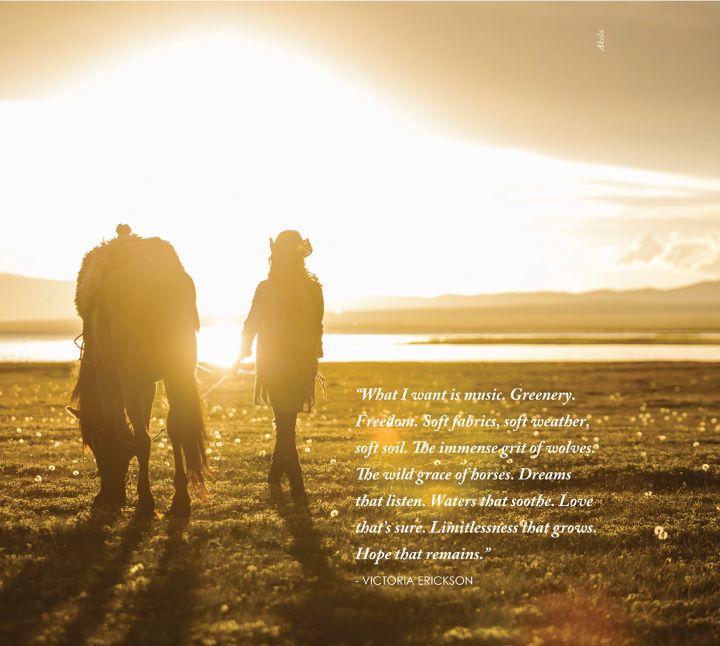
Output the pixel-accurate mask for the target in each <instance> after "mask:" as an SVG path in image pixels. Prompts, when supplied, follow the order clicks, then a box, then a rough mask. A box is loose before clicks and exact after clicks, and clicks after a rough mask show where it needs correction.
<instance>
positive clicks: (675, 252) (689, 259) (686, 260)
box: [665, 241, 710, 268]
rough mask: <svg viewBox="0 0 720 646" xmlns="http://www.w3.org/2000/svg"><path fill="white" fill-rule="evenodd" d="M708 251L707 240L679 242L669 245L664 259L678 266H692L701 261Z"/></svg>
mask: <svg viewBox="0 0 720 646" xmlns="http://www.w3.org/2000/svg"><path fill="white" fill-rule="evenodd" d="M708 252H710V246H709V241H708V242H705V243H702V242H679V243H676V244H674V245H672V246H670V247H669V249H668V251H667V254H666V255H665V260H666V261H667V262H669V263H670V264H671V265H674V266H675V267H679V268H694V267H697V266H698V265H699V264H701V263H702V262H703V260H705V259H706V258H707V256H708Z"/></svg>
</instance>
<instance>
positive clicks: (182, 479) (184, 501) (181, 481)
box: [167, 394, 190, 518]
mask: <svg viewBox="0 0 720 646" xmlns="http://www.w3.org/2000/svg"><path fill="white" fill-rule="evenodd" d="M168 400H169V403H170V410H169V411H168V420H167V422H168V424H167V427H168V435H169V436H170V441H171V442H172V449H173V457H174V459H175V477H174V478H173V484H174V485H175V495H174V496H173V500H172V504H171V505H170V509H168V515H169V516H175V517H176V518H186V517H187V516H189V515H190V494H189V493H188V477H187V474H186V473H185V460H184V459H183V453H182V448H181V445H180V441H179V440H178V438H177V435H176V430H177V429H176V427H177V425H178V424H179V423H182V420H180V419H178V410H177V402H173V401H172V400H171V399H170V395H169V394H168ZM173 404H176V405H175V406H173Z"/></svg>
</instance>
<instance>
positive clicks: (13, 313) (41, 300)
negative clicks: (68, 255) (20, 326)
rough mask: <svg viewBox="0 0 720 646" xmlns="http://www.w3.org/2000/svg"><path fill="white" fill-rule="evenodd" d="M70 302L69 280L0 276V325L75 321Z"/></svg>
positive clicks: (71, 294)
mask: <svg viewBox="0 0 720 646" xmlns="http://www.w3.org/2000/svg"><path fill="white" fill-rule="evenodd" d="M74 298H75V284H74V283H73V282H72V281H69V280H49V279H47V278H30V277H29V276H18V275H16V274H0V321H33V320H35V321H36V320H39V319H68V318H75V303H74Z"/></svg>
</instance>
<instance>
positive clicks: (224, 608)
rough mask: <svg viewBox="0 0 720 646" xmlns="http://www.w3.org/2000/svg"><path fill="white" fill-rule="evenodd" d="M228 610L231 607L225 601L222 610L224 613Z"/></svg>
mask: <svg viewBox="0 0 720 646" xmlns="http://www.w3.org/2000/svg"><path fill="white" fill-rule="evenodd" d="M228 610H229V608H228V605H227V604H226V603H224V604H223V605H221V606H220V612H222V613H223V614H225V613H226V612H227V611H228Z"/></svg>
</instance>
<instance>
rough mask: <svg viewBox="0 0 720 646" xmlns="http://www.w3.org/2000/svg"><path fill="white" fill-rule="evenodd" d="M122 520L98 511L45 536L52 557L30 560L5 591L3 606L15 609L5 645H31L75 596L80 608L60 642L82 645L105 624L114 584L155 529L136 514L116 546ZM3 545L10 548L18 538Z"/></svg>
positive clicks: (0, 637)
mask: <svg viewBox="0 0 720 646" xmlns="http://www.w3.org/2000/svg"><path fill="white" fill-rule="evenodd" d="M118 518H119V514H109V513H107V512H98V511H93V512H92V513H91V514H90V515H89V516H87V517H86V518H83V519H82V520H80V521H79V522H78V523H76V524H75V525H74V526H73V527H72V528H71V529H70V530H69V531H66V532H59V533H57V534H53V535H52V536H51V537H49V538H48V539H45V540H47V541H48V542H49V543H50V545H49V546H48V547H47V548H46V550H45V551H46V552H49V553H48V556H46V557H40V558H31V559H28V561H27V562H26V564H25V565H24V566H23V567H22V568H21V569H20V571H19V572H18V573H17V574H16V575H15V577H14V578H13V579H12V580H11V581H9V582H8V584H7V585H5V586H4V588H3V590H2V592H0V607H2V608H5V609H9V608H12V615H11V616H7V617H6V619H5V621H4V623H3V625H2V627H0V643H5V644H22V643H26V642H28V641H30V640H31V638H32V637H33V636H35V635H37V634H39V633H40V632H42V631H43V630H46V629H53V628H55V627H53V625H52V622H53V621H54V619H53V613H54V611H56V610H58V609H59V608H60V607H61V606H62V604H64V603H67V602H68V601H69V600H72V599H76V600H79V601H78V602H77V603H78V606H79V610H78V611H77V614H76V615H75V617H74V619H73V620H72V621H71V622H70V623H69V624H68V625H67V626H64V627H57V632H58V634H59V635H60V637H59V639H58V642H59V643H67V644H78V643H82V642H83V641H84V639H85V638H86V637H87V636H88V635H89V634H90V633H91V631H92V630H93V629H95V628H96V627H97V626H98V625H100V623H101V622H102V621H103V620H104V619H105V611H106V607H107V604H108V603H109V601H110V599H111V596H112V591H113V587H114V585H115V584H116V583H118V582H120V581H122V579H123V576H124V574H125V570H126V568H127V565H128V562H129V560H130V558H131V556H132V554H133V552H134V551H135V549H136V548H137V546H138V545H139V544H140V542H141V541H142V539H143V536H144V535H145V533H146V531H147V530H148V529H149V525H148V523H146V522H141V521H138V520H136V519H134V518H133V519H131V520H130V521H129V522H128V524H127V526H126V527H125V529H124V530H123V533H122V535H121V539H120V544H119V546H118V547H113V548H111V547H110V546H109V544H108V540H107V538H108V533H109V528H110V527H112V526H113V525H114V524H115V523H116V522H117V521H118ZM3 543H4V545H5V546H6V548H7V547H8V546H9V545H10V546H11V544H12V540H4V541H3ZM19 547H20V546H19V545H18V546H17V548H19ZM33 548H34V549H37V546H33ZM31 549H32V548H31Z"/></svg>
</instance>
